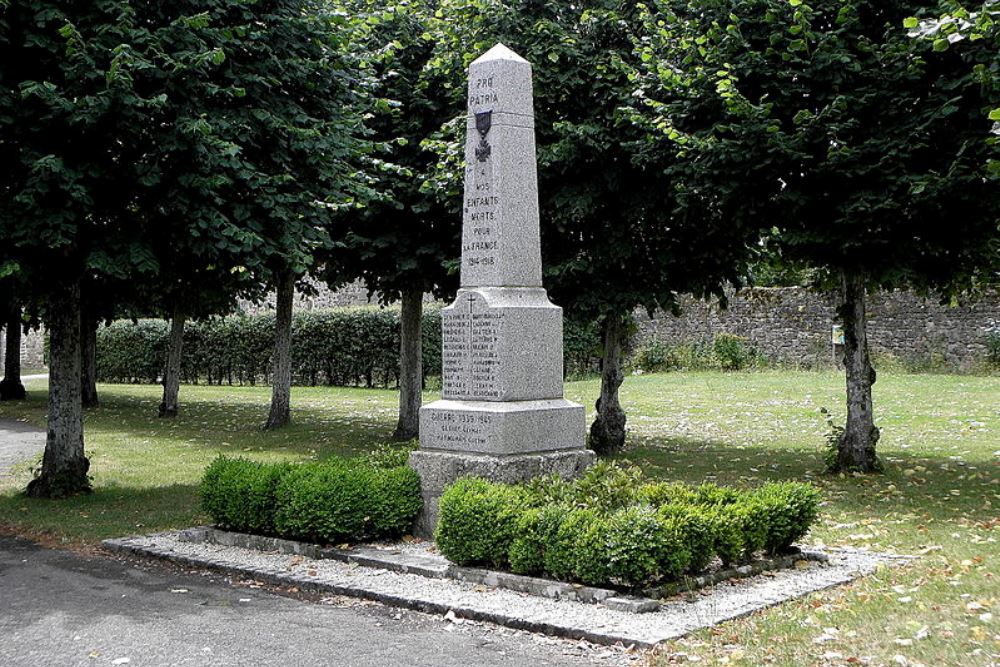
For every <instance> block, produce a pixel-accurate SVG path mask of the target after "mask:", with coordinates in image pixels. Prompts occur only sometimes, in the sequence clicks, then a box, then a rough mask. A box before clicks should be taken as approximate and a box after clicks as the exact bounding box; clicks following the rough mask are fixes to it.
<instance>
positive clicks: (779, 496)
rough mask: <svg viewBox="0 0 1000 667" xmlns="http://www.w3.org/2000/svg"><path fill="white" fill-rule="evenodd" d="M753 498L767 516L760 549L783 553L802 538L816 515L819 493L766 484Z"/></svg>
mask: <svg viewBox="0 0 1000 667" xmlns="http://www.w3.org/2000/svg"><path fill="white" fill-rule="evenodd" d="M754 496H755V499H756V502H757V503H758V504H759V505H760V506H761V507H763V508H764V512H765V513H766V514H767V516H768V530H767V537H766V539H765V543H764V548H765V549H767V552H768V553H770V554H775V553H780V552H782V551H786V550H787V549H788V548H789V547H790V546H791V545H792V544H793V543H794V542H795V541H796V540H798V539H800V538H802V537H803V536H804V535H805V534H806V533H807V532H808V531H809V526H811V525H812V524H813V522H815V521H816V518H817V516H818V514H819V491H818V490H817V489H816V488H815V487H813V486H810V485H809V484H802V483H798V482H783V483H771V484H766V485H764V486H763V487H761V488H760V489H759V490H758V491H757V492H756V493H755V494H754Z"/></svg>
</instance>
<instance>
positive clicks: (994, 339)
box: [986, 323, 1000, 370]
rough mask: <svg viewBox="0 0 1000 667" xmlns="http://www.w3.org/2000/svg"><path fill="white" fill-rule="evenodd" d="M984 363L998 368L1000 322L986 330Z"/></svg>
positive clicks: (999, 363)
mask: <svg viewBox="0 0 1000 667" xmlns="http://www.w3.org/2000/svg"><path fill="white" fill-rule="evenodd" d="M986 363H987V364H989V366H990V367H991V368H994V369H997V370H1000V323H997V324H995V325H994V326H993V327H992V328H991V329H989V330H988V331H987V332H986Z"/></svg>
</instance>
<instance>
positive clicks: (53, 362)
mask: <svg viewBox="0 0 1000 667" xmlns="http://www.w3.org/2000/svg"><path fill="white" fill-rule="evenodd" d="M48 327H49V341H50V359H49V415H48V432H47V434H46V439H45V454H44V455H43V457H42V469H41V472H40V473H39V474H38V476H37V477H36V478H35V479H34V480H32V481H31V483H30V484H28V490H27V493H28V495H29V496H31V497H33V498H64V497H66V496H71V495H74V494H77V493H85V492H88V491H90V480H89V478H88V477H87V471H88V470H89V469H90V461H88V460H87V457H86V456H84V454H83V405H82V404H81V401H80V283H79V281H77V282H74V283H71V284H69V285H64V286H61V287H60V288H59V289H58V290H57V291H56V292H55V293H54V294H53V295H52V299H51V301H50V303H49V318H48Z"/></svg>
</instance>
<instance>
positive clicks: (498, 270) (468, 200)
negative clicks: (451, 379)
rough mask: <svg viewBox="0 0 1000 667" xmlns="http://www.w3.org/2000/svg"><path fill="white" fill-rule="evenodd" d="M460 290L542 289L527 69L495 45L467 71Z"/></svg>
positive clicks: (504, 48)
mask: <svg viewBox="0 0 1000 667" xmlns="http://www.w3.org/2000/svg"><path fill="white" fill-rule="evenodd" d="M468 110H469V116H468V123H467V125H466V128H467V133H468V134H467V138H466V150H465V204H464V206H463V225H462V280H461V284H462V287H468V288H476V287H530V288H539V287H541V286H542V254H541V249H540V242H539V230H538V176H537V174H536V159H535V116H534V109H533V103H532V89H531V65H530V64H529V63H528V61H526V60H525V59H524V58H522V57H521V56H519V55H517V54H516V53H514V52H513V51H511V50H510V49H508V48H507V47H506V46H504V45H503V44H497V45H496V46H494V47H493V48H492V49H490V50H489V51H487V52H486V54H485V55H484V56H483V57H482V58H479V59H478V60H476V61H475V62H474V63H472V65H471V66H470V67H469V105H468Z"/></svg>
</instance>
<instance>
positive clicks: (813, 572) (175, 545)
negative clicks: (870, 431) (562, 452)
mask: <svg viewBox="0 0 1000 667" xmlns="http://www.w3.org/2000/svg"><path fill="white" fill-rule="evenodd" d="M105 545H106V546H108V547H109V548H111V549H115V550H119V551H128V552H133V553H138V554H143V555H148V556H153V557H157V558H165V559H168V560H173V561H175V562H180V563H184V564H190V565H204V566H207V567H212V568H216V569H220V570H223V571H227V572H231V573H234V574H235V573H238V574H241V575H243V576H249V577H252V578H261V579H263V580H266V581H271V582H280V583H285V584H291V585H296V586H299V587H301V588H303V589H304V590H305V589H312V590H322V591H329V592H331V593H334V594H338V595H348V596H352V597H360V598H365V599H370V600H375V601H378V602H383V603H385V604H389V605H394V606H399V607H405V608H409V609H417V610H420V611H427V612H431V613H440V614H446V615H448V616H449V617H450V618H455V619H461V618H467V619H472V620H476V621H487V622H491V623H496V624H499V625H504V626H507V627H511V628H516V629H521V630H530V631H533V632H541V633H544V634H549V635H555V636H559V637H566V638H571V639H586V640H588V641H591V642H594V643H599V644H607V645H613V644H618V643H620V644H622V645H624V646H629V645H634V646H636V647H643V648H645V647H651V646H654V645H656V644H657V643H659V642H662V641H664V640H667V639H673V638H676V637H680V636H682V635H685V634H687V633H689V632H692V631H694V630H697V629H700V628H704V627H707V626H710V625H715V624H717V623H720V622H722V621H725V620H728V619H732V618H737V617H739V616H743V615H745V614H749V613H751V612H753V611H756V610H759V609H763V608H765V607H769V606H772V605H775V604H778V603H780V602H783V601H785V600H790V599H793V598H796V597H800V596H803V595H806V594H807V593H811V592H813V591H817V590H821V589H824V588H829V587H831V586H836V585H838V584H842V583H845V582H848V581H851V580H853V579H855V578H857V577H859V576H862V575H864V574H868V573H870V572H873V571H874V570H875V569H876V568H877V567H878V566H879V565H880V564H893V563H899V562H901V561H903V560H906V559H907V557H900V556H892V555H886V554H876V553H871V552H865V551H857V550H836V551H833V550H829V551H826V552H825V553H826V554H827V556H828V557H829V560H828V562H826V563H816V562H809V563H805V564H804V565H803V567H802V568H801V569H799V568H796V569H793V570H783V571H778V572H772V573H768V574H764V575H760V576H756V577H751V578H748V579H742V580H738V581H733V582H725V583H720V584H717V585H715V586H713V587H711V588H710V589H705V590H703V591H700V592H699V593H697V594H694V595H691V596H689V597H687V598H675V599H673V600H666V601H664V602H663V604H662V607H661V609H660V611H657V612H653V613H648V614H638V615H637V614H633V613H629V612H623V611H617V610H614V609H609V608H606V607H602V606H598V605H592V604H586V603H581V602H575V601H571V600H552V599H548V598H540V597H536V596H532V595H527V594H524V593H518V592H514V591H509V590H503V589H496V588H489V587H486V586H483V585H478V584H469V583H465V582H460V581H454V580H450V579H429V578H427V577H422V576H419V575H413V574H403V573H397V572H389V571H387V570H380V569H375V568H370V567H362V566H358V565H355V564H348V563H341V562H337V561H331V560H314V559H310V558H304V557H302V556H293V555H284V554H278V553H264V552H260V551H256V550H252V549H242V548H239V547H227V546H220V545H215V544H205V543H192V542H184V541H181V540H179V539H178V537H177V534H176V533H160V534H156V535H148V536H140V537H132V538H125V539H121V540H108V541H106V542H105Z"/></svg>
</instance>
